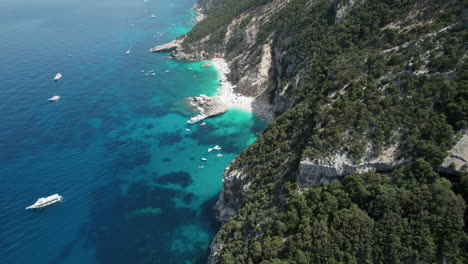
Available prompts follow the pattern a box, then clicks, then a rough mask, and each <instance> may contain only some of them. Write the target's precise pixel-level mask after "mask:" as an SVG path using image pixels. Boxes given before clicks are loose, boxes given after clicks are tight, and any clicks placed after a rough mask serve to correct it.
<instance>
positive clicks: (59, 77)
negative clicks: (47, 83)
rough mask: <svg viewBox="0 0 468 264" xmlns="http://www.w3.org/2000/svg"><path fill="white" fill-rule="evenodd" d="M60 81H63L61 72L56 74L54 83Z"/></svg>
mask: <svg viewBox="0 0 468 264" xmlns="http://www.w3.org/2000/svg"><path fill="white" fill-rule="evenodd" d="M60 79H62V74H61V73H60V72H59V73H57V74H55V77H54V81H58V80H60Z"/></svg>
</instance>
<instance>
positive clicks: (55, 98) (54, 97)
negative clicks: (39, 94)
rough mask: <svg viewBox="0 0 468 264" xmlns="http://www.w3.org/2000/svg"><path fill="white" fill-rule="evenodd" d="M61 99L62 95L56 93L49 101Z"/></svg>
mask: <svg viewBox="0 0 468 264" xmlns="http://www.w3.org/2000/svg"><path fill="white" fill-rule="evenodd" d="M59 99H60V96H58V95H54V96H52V97H51V98H49V99H48V100H49V102H55V101H58V100H59Z"/></svg>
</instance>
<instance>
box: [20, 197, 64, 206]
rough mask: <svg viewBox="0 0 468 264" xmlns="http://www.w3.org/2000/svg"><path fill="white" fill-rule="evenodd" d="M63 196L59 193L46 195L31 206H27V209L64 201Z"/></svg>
mask: <svg viewBox="0 0 468 264" xmlns="http://www.w3.org/2000/svg"><path fill="white" fill-rule="evenodd" d="M62 198H63V197H62V196H60V195H58V194H54V195H51V196H49V197H46V198H39V199H38V200H37V201H36V203H34V204H33V205H31V206H28V207H26V209H38V208H43V207H46V206H49V205H51V204H54V203H58V202H60V201H62Z"/></svg>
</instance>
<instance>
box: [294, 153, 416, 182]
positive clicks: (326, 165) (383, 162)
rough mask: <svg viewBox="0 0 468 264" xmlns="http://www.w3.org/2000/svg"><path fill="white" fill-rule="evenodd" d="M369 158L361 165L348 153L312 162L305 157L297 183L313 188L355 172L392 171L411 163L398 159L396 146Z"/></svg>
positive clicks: (300, 166) (336, 154)
mask: <svg viewBox="0 0 468 264" xmlns="http://www.w3.org/2000/svg"><path fill="white" fill-rule="evenodd" d="M368 156H369V158H366V159H365V160H364V161H362V162H360V163H355V162H353V161H352V160H351V159H350V158H349V157H348V154H347V153H346V152H340V153H335V154H334V155H333V156H330V157H326V158H316V159H312V160H311V159H309V158H307V157H304V158H303V159H302V160H301V162H300V163H299V174H298V176H297V181H298V183H299V184H301V186H303V187H311V186H314V185H319V184H321V183H326V182H330V181H331V180H333V179H336V178H339V177H342V176H344V175H347V174H351V173H354V172H359V173H363V172H369V171H375V172H384V171H391V170H394V169H396V168H398V167H400V166H401V165H403V164H406V163H408V162H410V161H411V158H406V159H397V156H398V155H397V147H396V146H392V147H390V148H388V149H386V150H385V151H384V152H383V153H382V154H381V155H379V156H378V157H372V154H371V153H369V155H368Z"/></svg>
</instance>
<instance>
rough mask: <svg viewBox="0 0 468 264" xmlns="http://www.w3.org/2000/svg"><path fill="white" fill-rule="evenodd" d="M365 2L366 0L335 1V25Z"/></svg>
mask: <svg viewBox="0 0 468 264" xmlns="http://www.w3.org/2000/svg"><path fill="white" fill-rule="evenodd" d="M365 1H366V0H335V4H334V9H335V23H339V22H340V21H341V20H342V19H343V18H344V17H345V16H346V15H348V14H349V12H350V11H351V10H352V9H353V8H355V7H356V6H358V5H360V4H362V3H364V2H365Z"/></svg>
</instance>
